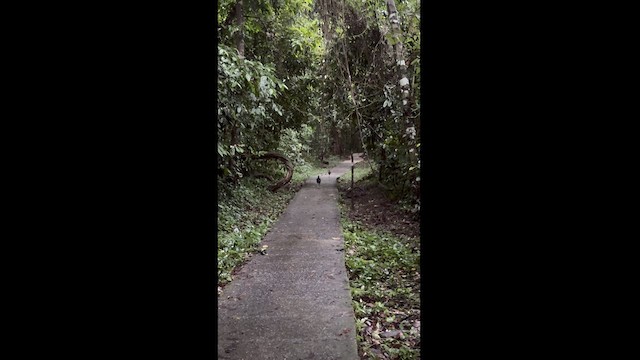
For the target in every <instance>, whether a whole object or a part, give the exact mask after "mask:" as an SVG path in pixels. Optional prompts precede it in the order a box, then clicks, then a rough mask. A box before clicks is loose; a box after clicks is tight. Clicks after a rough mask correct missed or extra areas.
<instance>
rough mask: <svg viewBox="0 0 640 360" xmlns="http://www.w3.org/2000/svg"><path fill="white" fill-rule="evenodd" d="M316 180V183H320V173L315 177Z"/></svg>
mask: <svg viewBox="0 0 640 360" xmlns="http://www.w3.org/2000/svg"><path fill="white" fill-rule="evenodd" d="M316 182H317V183H318V185H320V175H318V178H317V179H316Z"/></svg>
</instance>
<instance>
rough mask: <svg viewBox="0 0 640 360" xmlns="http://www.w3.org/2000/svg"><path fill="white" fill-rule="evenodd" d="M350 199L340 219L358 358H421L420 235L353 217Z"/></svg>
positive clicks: (342, 203) (342, 202)
mask: <svg viewBox="0 0 640 360" xmlns="http://www.w3.org/2000/svg"><path fill="white" fill-rule="evenodd" d="M356 169H357V168H356ZM363 169H369V168H368V167H367V168H363ZM369 171H370V170H369ZM363 174H364V175H363V176H364V177H366V175H367V174H366V172H365V171H363ZM361 178H362V177H361ZM345 180H346V179H345ZM349 181H351V179H350V174H349ZM346 201H347V202H348V201H349V200H346ZM347 202H345V199H344V198H343V199H342V201H341V204H340V211H341V215H342V216H341V224H342V231H343V234H344V239H345V258H346V266H347V270H348V273H349V284H350V288H351V296H352V300H353V301H352V302H353V308H354V312H355V315H356V329H357V334H356V338H357V342H358V352H359V354H360V357H361V358H362V359H419V358H420V243H419V239H407V238H402V237H399V236H395V235H393V234H391V233H389V232H385V231H382V230H373V229H371V228H369V227H368V226H366V225H365V224H362V223H360V222H353V221H351V220H349V217H348V211H349V206H348V205H347V204H348V203H347Z"/></svg>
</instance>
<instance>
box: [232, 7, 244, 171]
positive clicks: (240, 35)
mask: <svg viewBox="0 0 640 360" xmlns="http://www.w3.org/2000/svg"><path fill="white" fill-rule="evenodd" d="M243 1H244V0H238V1H237V2H236V7H235V15H236V24H237V25H238V28H239V29H238V32H237V33H236V34H235V38H236V47H237V49H238V54H239V55H240V57H241V58H244V9H243V8H244V3H243ZM238 121H240V119H238V118H236V119H234V121H233V125H232V126H231V145H237V144H238ZM234 157H235V155H233V156H231V157H230V158H229V168H230V169H234V168H235V160H234ZM234 176H235V175H234Z"/></svg>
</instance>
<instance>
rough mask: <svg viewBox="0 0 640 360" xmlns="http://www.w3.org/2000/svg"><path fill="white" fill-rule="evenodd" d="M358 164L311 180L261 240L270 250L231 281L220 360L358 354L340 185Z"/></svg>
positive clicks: (224, 300) (221, 322)
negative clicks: (340, 204)
mask: <svg viewBox="0 0 640 360" xmlns="http://www.w3.org/2000/svg"><path fill="white" fill-rule="evenodd" d="M354 161H355V162H359V161H362V159H361V158H360V154H355V155H354ZM351 165H352V163H351V160H347V161H344V162H342V163H341V164H338V166H336V167H335V168H333V169H331V175H327V173H326V172H325V173H324V174H316V175H314V176H313V177H312V178H309V179H308V180H307V181H306V183H305V184H304V186H303V187H302V189H300V191H299V192H298V193H297V194H296V196H295V197H294V198H293V200H292V201H291V203H290V204H289V206H288V207H287V209H286V210H285V212H284V213H283V214H282V215H281V216H280V219H279V220H278V221H277V222H276V223H275V224H274V226H273V228H272V229H271V231H270V232H269V233H268V234H267V235H266V236H265V238H264V239H263V240H262V243H261V245H268V246H269V247H268V249H267V255H260V254H257V255H254V256H253V257H252V259H251V260H250V261H249V262H248V263H247V264H245V265H244V266H243V267H242V269H241V270H240V271H239V273H238V274H237V275H236V276H235V278H234V280H233V281H232V282H231V283H230V284H228V285H227V286H226V287H225V289H224V291H223V293H222V294H221V295H220V296H219V298H218V358H220V359H247V360H249V359H251V360H258V359H335V360H337V359H346V360H351V359H354V360H355V359H358V354H357V348H356V340H355V318H354V314H353V308H352V307H351V294H350V292H349V283H348V278H347V273H346V268H345V263H344V250H343V246H344V239H343V238H342V231H341V228H340V213H339V211H338V204H337V198H338V190H337V188H336V177H338V176H341V175H342V174H344V173H347V172H350V171H351V170H350V169H351ZM318 175H321V176H320V178H321V179H322V183H321V184H320V185H319V186H318V185H317V184H316V177H317V176H318ZM350 176H351V175H350V174H349V178H350ZM345 178H346V174H345Z"/></svg>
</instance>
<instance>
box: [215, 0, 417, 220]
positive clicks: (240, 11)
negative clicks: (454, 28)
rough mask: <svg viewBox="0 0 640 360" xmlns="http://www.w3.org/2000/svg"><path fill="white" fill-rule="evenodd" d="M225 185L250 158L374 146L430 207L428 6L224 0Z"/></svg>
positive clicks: (410, 192) (377, 158) (381, 175)
mask: <svg viewBox="0 0 640 360" xmlns="http://www.w3.org/2000/svg"><path fill="white" fill-rule="evenodd" d="M217 30H218V39H219V41H218V94H217V96H218V99H217V100H218V120H217V123H218V124H217V125H218V139H219V142H218V146H217V153H218V168H219V175H218V178H219V181H222V182H224V181H226V180H233V179H237V178H239V177H242V176H245V175H246V173H247V167H248V166H249V165H248V164H249V162H250V161H251V156H259V155H261V154H264V153H267V152H278V153H281V154H284V155H285V156H287V157H288V158H289V159H290V160H291V162H292V163H293V164H294V165H295V164H299V163H301V162H304V159H305V158H309V157H323V156H325V155H329V154H334V155H346V154H349V153H352V152H365V153H366V154H367V156H368V157H369V159H371V160H374V163H375V164H377V167H376V171H377V172H378V180H379V181H380V183H381V184H383V185H384V186H385V187H387V188H388V189H389V190H390V191H391V192H392V193H394V194H396V195H397V196H398V198H402V199H404V200H406V201H408V202H410V203H412V204H413V206H415V208H416V209H417V210H419V206H420V177H419V169H420V155H419V154H420V152H419V148H420V2H419V1H418V0H402V1H401V0H379V1H372V0H315V1H314V0H222V1H219V2H218V27H217Z"/></svg>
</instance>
